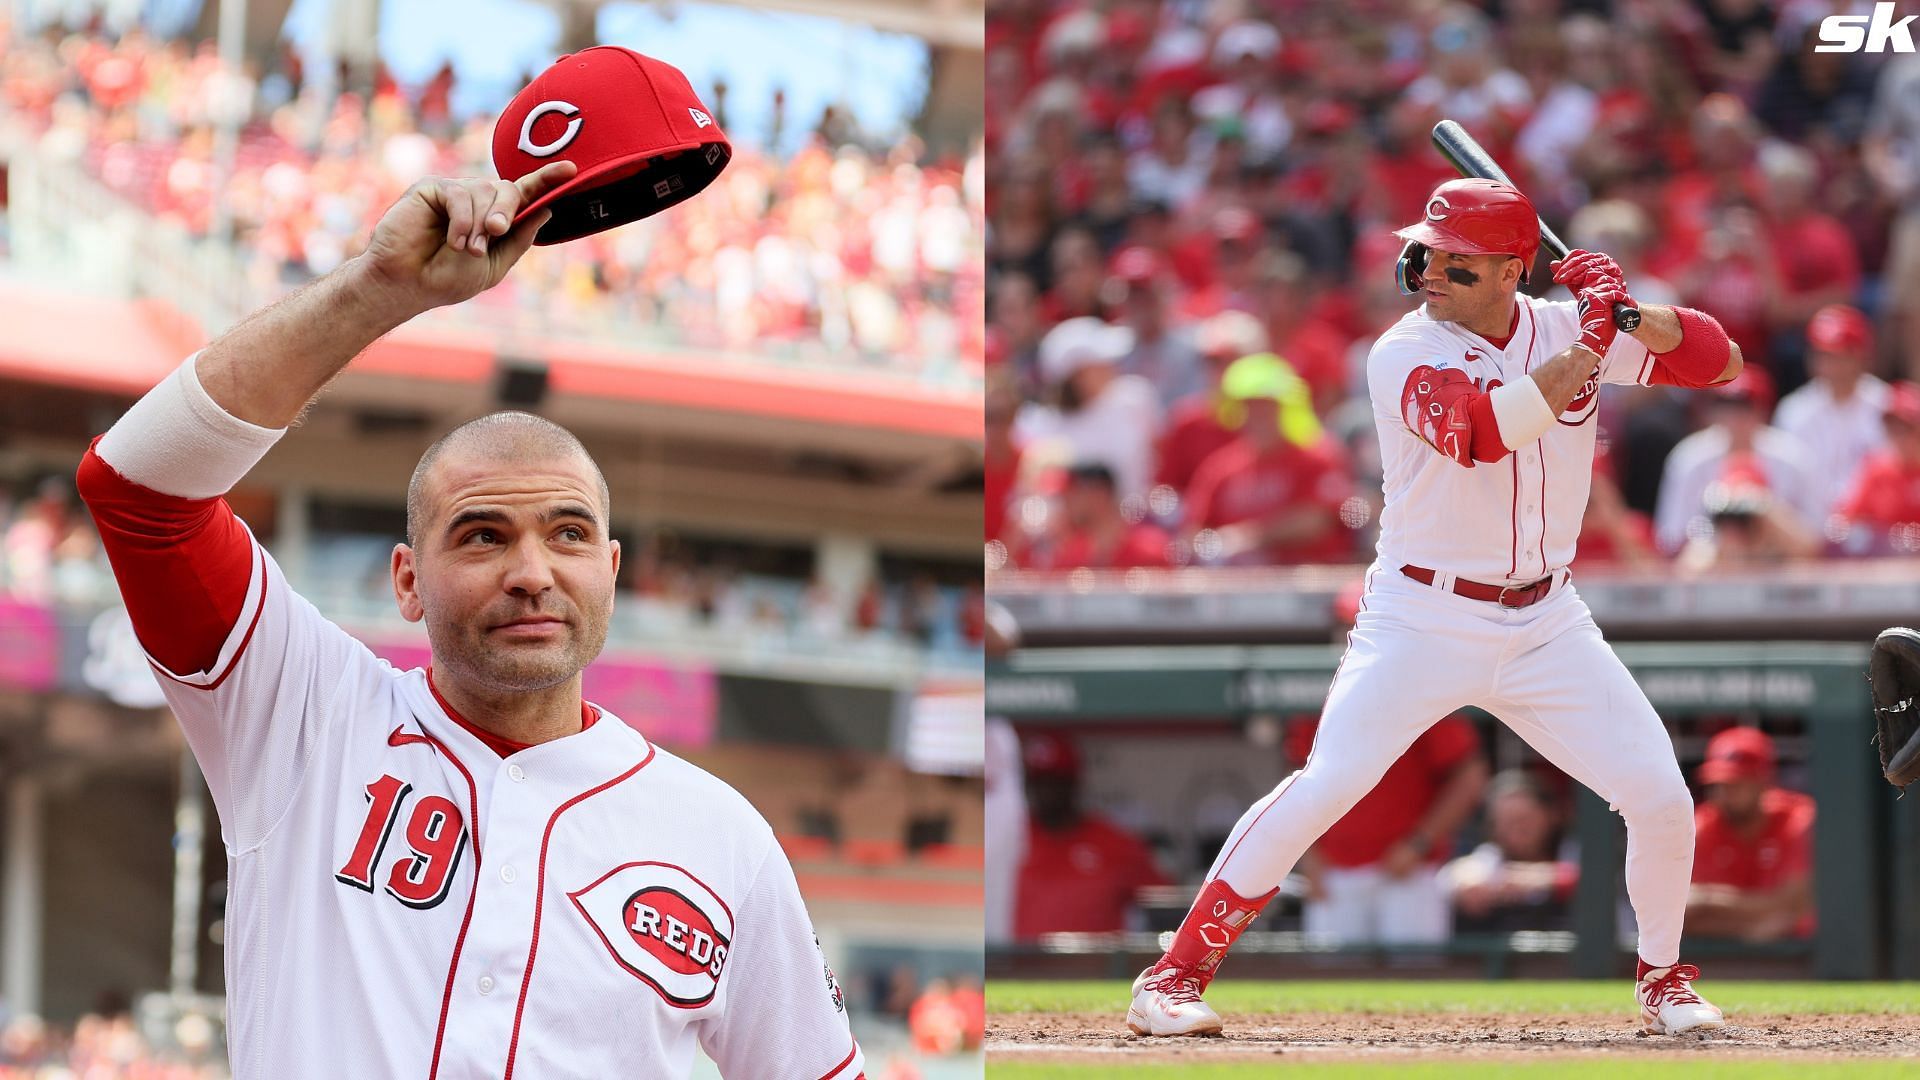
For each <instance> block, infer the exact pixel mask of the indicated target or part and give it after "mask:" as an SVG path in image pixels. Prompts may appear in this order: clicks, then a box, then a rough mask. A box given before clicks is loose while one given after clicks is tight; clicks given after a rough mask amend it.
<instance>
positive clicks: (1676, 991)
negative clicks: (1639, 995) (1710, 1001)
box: [1647, 964, 1706, 1005]
mask: <svg viewBox="0 0 1920 1080" xmlns="http://www.w3.org/2000/svg"><path fill="white" fill-rule="evenodd" d="M1699 977H1700V969H1699V968H1697V967H1694V966H1693V965H1692V964H1675V965H1674V968H1673V970H1672V971H1669V972H1667V973H1666V975H1664V976H1662V977H1661V978H1660V979H1659V980H1657V981H1656V982H1655V983H1654V984H1653V985H1652V986H1650V987H1648V988H1647V1004H1649V1005H1704V1004H1706V1003H1705V1002H1703V1001H1701V1000H1700V995H1699V994H1696V993H1694V992H1693V986H1692V985H1691V983H1692V982H1693V980H1694V979H1697V978H1699Z"/></svg>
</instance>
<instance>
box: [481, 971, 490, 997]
mask: <svg viewBox="0 0 1920 1080" xmlns="http://www.w3.org/2000/svg"><path fill="white" fill-rule="evenodd" d="M480 992H481V993H483V994H491V993H493V976H491V975H482V976H480Z"/></svg>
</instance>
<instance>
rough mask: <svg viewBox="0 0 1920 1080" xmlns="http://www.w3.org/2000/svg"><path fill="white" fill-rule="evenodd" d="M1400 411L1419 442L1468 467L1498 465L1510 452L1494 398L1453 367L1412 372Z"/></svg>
mask: <svg viewBox="0 0 1920 1080" xmlns="http://www.w3.org/2000/svg"><path fill="white" fill-rule="evenodd" d="M1400 409H1401V414H1402V416H1403V417H1404V418H1405V420H1406V422H1407V428H1408V430H1410V431H1412V432H1413V433H1414V435H1416V436H1418V437H1419V439H1420V441H1421V442H1424V443H1426V444H1427V445H1428V446H1431V447H1433V448H1434V449H1435V450H1438V451H1440V452H1441V453H1442V454H1445V455H1446V456H1448V457H1450V458H1452V459H1453V460H1455V461H1457V462H1459V463H1460V464H1462V465H1464V466H1466V467H1467V468H1469V469H1471V468H1473V465H1474V462H1477V461H1485V462H1494V461H1499V460H1500V459H1501V458H1504V457H1506V456H1507V455H1508V454H1510V453H1512V451H1510V450H1508V449H1507V444H1506V443H1505V442H1504V441H1502V440H1501V438H1500V421H1499V419H1498V418H1497V417H1495V415H1494V412H1493V399H1492V398H1490V397H1488V396H1487V394H1486V393H1484V392H1482V391H1481V390H1479V389H1478V388H1476V387H1475V386H1474V384H1473V380H1471V379H1469V378H1467V373H1466V372H1464V371H1460V370H1458V369H1457V368H1448V369H1445V370H1442V369H1439V368H1435V367H1432V366H1431V365H1425V364H1423V365H1421V366H1420V367H1417V368H1414V369H1413V371H1412V372H1411V373H1410V374H1408V376H1407V383H1406V386H1405V388H1404V389H1403V390H1402V391H1401V394H1400Z"/></svg>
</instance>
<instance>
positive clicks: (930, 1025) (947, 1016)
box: [907, 979, 967, 1057]
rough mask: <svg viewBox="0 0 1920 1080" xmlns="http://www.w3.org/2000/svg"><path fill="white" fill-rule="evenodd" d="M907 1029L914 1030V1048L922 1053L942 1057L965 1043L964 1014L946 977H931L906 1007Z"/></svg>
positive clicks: (965, 1022) (952, 1052) (955, 1051)
mask: <svg viewBox="0 0 1920 1080" xmlns="http://www.w3.org/2000/svg"><path fill="white" fill-rule="evenodd" d="M907 1030H908V1031H910V1032H912V1034H913V1048H914V1049H915V1050H917V1051H919V1052H920V1053H922V1054H931V1055H934V1056H936V1057H944V1056H946V1055H948V1054H957V1053H959V1052H960V1050H961V1048H962V1047H963V1046H964V1045H965V1043H966V1037H967V1014H966V1011H965V1010H964V1009H963V1008H961V1006H960V1005H959V1003H957V1002H955V1001H954V999H953V985H952V984H951V983H949V982H948V981H947V980H945V979H933V980H931V981H930V982H928V983H927V986H926V989H924V990H922V991H920V996H919V997H917V998H915V999H914V1001H913V1005H912V1006H911V1007H910V1008H909V1009H908V1010H907Z"/></svg>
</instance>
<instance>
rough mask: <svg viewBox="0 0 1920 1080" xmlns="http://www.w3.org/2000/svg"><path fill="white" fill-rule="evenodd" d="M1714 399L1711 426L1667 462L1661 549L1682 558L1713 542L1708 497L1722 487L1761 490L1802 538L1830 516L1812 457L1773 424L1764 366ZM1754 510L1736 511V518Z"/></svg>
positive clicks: (1657, 523)
mask: <svg viewBox="0 0 1920 1080" xmlns="http://www.w3.org/2000/svg"><path fill="white" fill-rule="evenodd" d="M1707 395H1708V398H1707V400H1708V405H1707V409H1708V419H1709V421H1710V423H1709V424H1708V426H1707V427H1706V428H1704V429H1702V430H1700V431H1697V432H1694V433H1693V434H1692V435H1689V436H1687V437H1686V438H1685V439H1682V440H1681V441H1680V445H1678V446H1676V447H1674V448H1673V453H1672V454H1670V455H1668V457H1667V464H1666V469H1665V471H1664V473H1663V475H1662V477H1661V481H1660V502H1659V505H1658V507H1657V508H1656V509H1655V510H1654V515H1653V533H1654V539H1655V540H1656V541H1657V542H1658V543H1659V545H1660V549H1661V550H1662V551H1664V552H1667V553H1668V554H1677V553H1678V552H1679V551H1680V549H1681V548H1683V547H1685V546H1686V543H1687V541H1688V540H1689V539H1700V538H1705V537H1707V536H1710V535H1711V531H1712V524H1713V522H1712V519H1711V515H1712V514H1713V513H1714V509H1713V508H1710V507H1709V506H1708V505H1707V500H1706V497H1707V494H1708V489H1709V488H1710V487H1712V486H1713V485H1714V484H1715V483H1716V482H1718V483H1722V484H1734V485H1736V486H1740V485H1745V486H1754V485H1755V484H1757V485H1758V486H1760V487H1763V488H1765V489H1766V491H1767V492H1769V494H1770V497H1769V504H1770V505H1771V504H1773V503H1778V504H1779V507H1780V513H1781V515H1782V516H1783V517H1785V518H1788V519H1791V520H1792V521H1793V522H1794V523H1795V524H1796V525H1797V526H1798V527H1799V528H1800V529H1801V530H1802V531H1804V530H1807V529H1810V528H1814V527H1817V525H1816V524H1815V523H1817V522H1819V521H1820V520H1821V519H1822V518H1823V517H1824V513H1823V511H1822V509H1821V508H1820V505H1819V495H1818V493H1817V489H1816V487H1815V485H1814V480H1813V477H1812V476H1811V475H1810V474H1809V473H1808V471H1807V467H1806V464H1805V462H1806V460H1807V457H1806V450H1805V448H1804V447H1802V446H1801V445H1800V442H1799V440H1797V439H1795V438H1794V437H1793V436H1791V435H1788V434H1786V433H1784V432H1782V431H1780V430H1779V429H1778V428H1774V427H1770V426H1768V424H1767V421H1766V417H1767V412H1768V410H1769V409H1770V408H1771V406H1772V404H1773V386H1772V382H1771V380H1769V379H1768V378H1767V376H1766V373H1765V372H1764V371H1762V370H1761V369H1760V367H1759V365H1757V364H1749V365H1747V366H1746V368H1744V369H1743V370H1742V371H1741V373H1740V377H1739V378H1737V379H1735V380H1733V381H1732V382H1730V383H1728V384H1726V385H1725V386H1716V387H1714V388H1713V389H1711V390H1709V391H1707ZM1747 505H1748V504H1740V505H1738V506H1735V507H1734V509H1735V512H1736V514H1738V512H1739V511H1740V510H1741V509H1744V508H1746V506H1747ZM1727 509H1728V506H1726V505H1723V506H1721V507H1720V510H1721V511H1725V510H1727Z"/></svg>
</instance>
